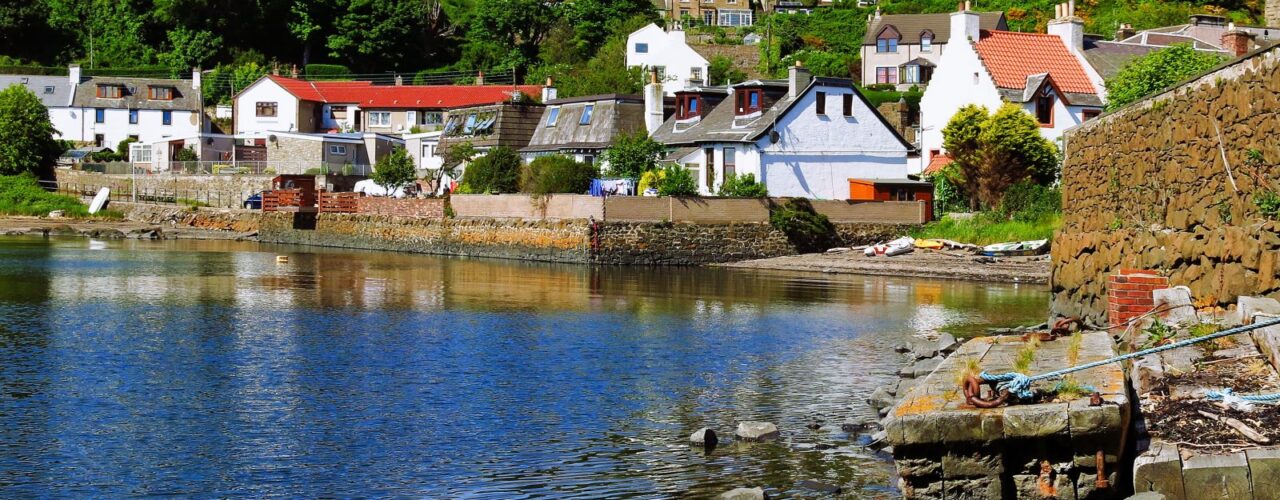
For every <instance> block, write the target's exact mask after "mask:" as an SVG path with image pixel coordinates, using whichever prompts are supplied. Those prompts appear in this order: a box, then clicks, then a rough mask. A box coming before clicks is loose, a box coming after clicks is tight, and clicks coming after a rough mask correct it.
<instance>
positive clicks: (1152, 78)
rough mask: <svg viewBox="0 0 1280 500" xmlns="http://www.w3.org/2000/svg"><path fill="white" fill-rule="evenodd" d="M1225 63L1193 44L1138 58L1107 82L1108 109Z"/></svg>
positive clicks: (1143, 96) (1217, 56) (1140, 98)
mask: <svg viewBox="0 0 1280 500" xmlns="http://www.w3.org/2000/svg"><path fill="white" fill-rule="evenodd" d="M1222 60H1223V57H1221V56H1219V55H1216V54H1210V53H1205V52H1201V51H1198V50H1195V49H1193V48H1191V46H1190V45H1174V46H1172V47H1169V48H1167V49H1161V50H1157V51H1155V52H1152V53H1150V54H1147V55H1144V56H1142V57H1139V58H1136V59H1134V60H1132V61H1130V62H1129V63H1128V64H1126V65H1125V66H1124V68H1122V69H1121V70H1120V72H1119V73H1116V75H1115V76H1113V77H1111V78H1110V79H1108V80H1107V81H1106V87H1107V99H1108V101H1107V110H1108V111H1110V110H1114V109H1120V108H1123V107H1125V106H1127V105H1129V104H1130V103H1133V102H1137V101H1140V100H1142V99H1143V98H1145V97H1147V96H1149V95H1152V94H1155V93H1157V92H1159V91H1161V90H1164V89H1166V88H1168V87H1170V86H1172V85H1174V84H1176V83H1178V82H1181V81H1183V80H1186V79H1188V78H1191V77H1192V76H1195V75H1198V74H1201V73H1204V72H1205V71H1208V70H1209V69H1210V68H1213V67H1214V66H1217V65H1218V64H1219V63H1221V62H1222Z"/></svg>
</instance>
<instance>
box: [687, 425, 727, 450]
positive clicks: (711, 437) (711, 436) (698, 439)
mask: <svg viewBox="0 0 1280 500" xmlns="http://www.w3.org/2000/svg"><path fill="white" fill-rule="evenodd" d="M719 441H720V439H719V438H718V437H716V431H715V430H712V429H711V428H710V427H703V428H701V429H698V430H697V431H694V433H693V434H690V435H689V442H690V443H693V444H700V445H703V446H706V447H709V448H711V447H715V445H716V443H717V442H719Z"/></svg>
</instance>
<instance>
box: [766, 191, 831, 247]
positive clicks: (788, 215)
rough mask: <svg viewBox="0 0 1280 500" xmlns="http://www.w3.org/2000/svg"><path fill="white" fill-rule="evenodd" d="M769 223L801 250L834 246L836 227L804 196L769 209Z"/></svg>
mask: <svg viewBox="0 0 1280 500" xmlns="http://www.w3.org/2000/svg"><path fill="white" fill-rule="evenodd" d="M769 225H771V226H773V227H774V228H775V229H777V230H779V231H782V232H783V234H786V235H787V239H788V240H790V241H791V244H793V245H795V246H796V248H797V249H799V250H800V251H801V252H821V251H824V250H826V249H828V248H832V247H834V246H836V244H837V239H836V227H835V225H834V224H832V223H831V220H830V219H828V218H827V216H825V215H822V214H820V213H818V212H817V211H815V210H814V209H813V204H812V203H810V202H809V200H807V199H804V198H792V199H790V200H787V202H786V203H783V204H781V205H777V204H775V205H774V206H772V207H771V208H770V210H769Z"/></svg>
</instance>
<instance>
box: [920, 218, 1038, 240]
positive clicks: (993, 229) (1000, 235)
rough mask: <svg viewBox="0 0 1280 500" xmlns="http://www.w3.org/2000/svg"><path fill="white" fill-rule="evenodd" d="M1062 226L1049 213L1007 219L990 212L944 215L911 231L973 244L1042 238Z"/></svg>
mask: <svg viewBox="0 0 1280 500" xmlns="http://www.w3.org/2000/svg"><path fill="white" fill-rule="evenodd" d="M1061 226H1062V215H1060V214H1049V215H1045V216H1043V217H1039V218H1036V219H1033V220H1017V219H1015V220H1009V219H1005V218H1002V217H999V216H998V215H996V214H994V213H985V212H984V213H980V214H977V215H975V216H974V217H973V218H970V219H953V218H944V219H942V220H940V221H936V222H931V223H929V224H927V225H925V226H922V227H920V228H917V229H915V230H914V231H912V232H911V237H913V238H917V239H932V238H937V239H946V240H953V241H958V242H961V243H970V244H974V245H990V244H992V243H1004V242H1007V241H1027V240H1044V239H1051V238H1053V232H1054V231H1056V230H1057V229H1058V228H1059V227H1061Z"/></svg>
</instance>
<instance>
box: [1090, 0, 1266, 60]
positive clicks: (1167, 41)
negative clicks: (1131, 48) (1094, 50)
mask: <svg viewBox="0 0 1280 500" xmlns="http://www.w3.org/2000/svg"><path fill="white" fill-rule="evenodd" d="M1272 1H1273V2H1274V1H1275V0H1272ZM1268 24H1271V23H1270V22H1268ZM1231 32H1243V33H1246V34H1247V35H1249V36H1250V37H1252V38H1253V39H1254V40H1255V41H1258V42H1267V41H1272V40H1280V27H1276V25H1275V24H1272V27H1266V26H1242V25H1236V24H1235V23H1232V22H1231V21H1230V20H1229V19H1227V18H1226V17H1223V16H1217V15H1211V14H1195V15H1192V16H1191V18H1190V20H1189V21H1188V22H1187V24H1178V25H1174V26H1165V27H1163V28H1153V29H1149V30H1142V31H1135V30H1134V29H1133V27H1132V26H1131V25H1128V24H1122V25H1121V26H1120V29H1118V30H1116V37H1115V41H1116V42H1119V43H1125V44H1132V45H1143V46H1153V47H1168V46H1170V45H1176V44H1189V45H1191V46H1192V47H1194V48H1195V49H1196V50H1203V51H1210V52H1222V53H1224V54H1225V53H1230V52H1232V49H1231V47H1230V46H1229V42H1228V40H1225V39H1224V38H1225V37H1226V35H1227V34H1228V33H1231Z"/></svg>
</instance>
